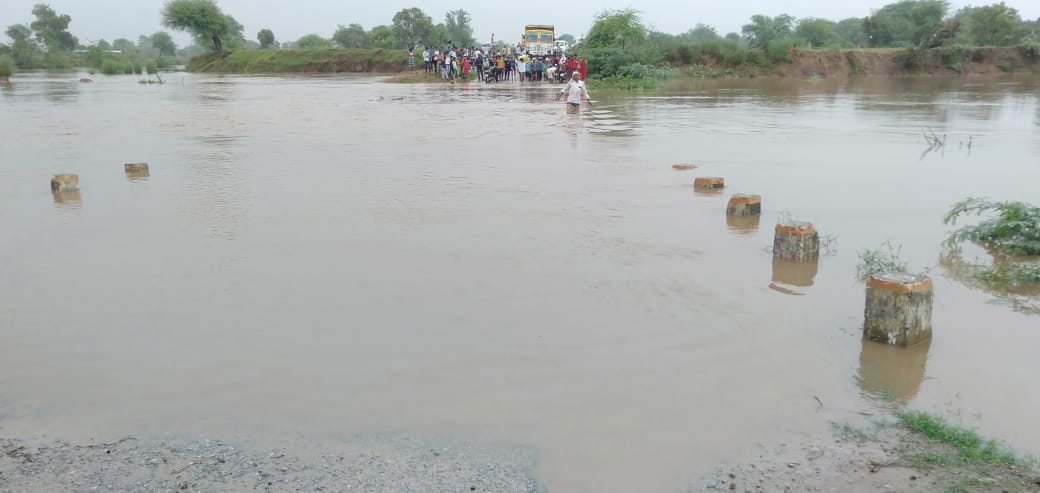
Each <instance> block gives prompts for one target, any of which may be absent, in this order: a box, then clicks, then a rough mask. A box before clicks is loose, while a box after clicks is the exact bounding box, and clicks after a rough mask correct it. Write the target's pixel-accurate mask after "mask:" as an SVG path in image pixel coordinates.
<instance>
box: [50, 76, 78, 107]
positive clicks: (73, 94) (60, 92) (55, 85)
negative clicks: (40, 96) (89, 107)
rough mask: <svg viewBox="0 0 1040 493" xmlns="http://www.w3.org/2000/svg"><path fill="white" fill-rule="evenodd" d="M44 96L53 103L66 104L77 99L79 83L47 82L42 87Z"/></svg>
mask: <svg viewBox="0 0 1040 493" xmlns="http://www.w3.org/2000/svg"><path fill="white" fill-rule="evenodd" d="M43 91H44V95H45V96H46V97H47V100H48V101H51V102H53V103H66V102H70V101H73V100H75V99H77V98H78V97H79V82H69V81H64V80H62V81H49V82H48V83H46V84H44V86H43Z"/></svg>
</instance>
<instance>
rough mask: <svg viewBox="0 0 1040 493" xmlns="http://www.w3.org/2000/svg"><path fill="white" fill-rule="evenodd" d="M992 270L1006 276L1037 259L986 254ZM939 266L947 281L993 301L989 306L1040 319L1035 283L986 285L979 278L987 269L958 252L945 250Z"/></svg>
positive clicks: (1039, 289)
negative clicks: (978, 292) (1000, 307)
mask: <svg viewBox="0 0 1040 493" xmlns="http://www.w3.org/2000/svg"><path fill="white" fill-rule="evenodd" d="M988 253H989V255H990V256H991V262H992V268H993V269H994V270H996V271H998V272H1009V271H1012V270H1014V269H1015V268H1016V266H1019V265H1023V264H1025V265H1029V264H1030V263H1036V262H1037V258H1036V257H1013V256H1006V255H1001V254H996V255H994V254H995V253H996V252H994V251H989V252H988ZM939 265H940V266H941V267H942V268H943V270H944V273H945V275H946V276H947V277H949V278H950V279H953V280H956V281H958V282H960V283H961V284H964V285H965V286H967V287H969V288H971V289H972V290H976V291H982V292H984V293H986V294H988V295H990V296H993V299H992V300H990V303H993V304H997V305H1003V306H1007V307H1009V308H1011V309H1012V310H1013V311H1016V312H1019V313H1024V314H1026V315H1040V285H1038V284H1036V283H1018V284H1015V283H1008V282H1000V281H999V280H998V281H987V280H985V279H984V278H982V277H981V276H980V274H982V273H984V272H987V271H989V270H990V268H989V267H988V266H986V265H983V264H980V263H979V262H978V261H973V262H969V261H968V260H966V259H965V258H964V257H963V254H962V253H961V252H960V251H956V250H949V249H948V250H946V251H944V252H943V253H942V254H941V255H940V256H939Z"/></svg>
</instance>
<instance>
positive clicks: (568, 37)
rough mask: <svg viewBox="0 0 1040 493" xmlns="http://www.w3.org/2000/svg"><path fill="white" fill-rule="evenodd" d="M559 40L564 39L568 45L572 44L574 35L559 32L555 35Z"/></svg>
mask: <svg viewBox="0 0 1040 493" xmlns="http://www.w3.org/2000/svg"><path fill="white" fill-rule="evenodd" d="M556 39H558V40H560V41H566V42H567V44H568V45H571V46H574V35H573V34H561V35H559V36H557V37H556Z"/></svg>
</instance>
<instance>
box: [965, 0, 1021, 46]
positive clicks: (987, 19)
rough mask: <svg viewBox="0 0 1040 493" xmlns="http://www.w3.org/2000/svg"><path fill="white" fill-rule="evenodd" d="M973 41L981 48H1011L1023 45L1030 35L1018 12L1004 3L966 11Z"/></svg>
mask: <svg viewBox="0 0 1040 493" xmlns="http://www.w3.org/2000/svg"><path fill="white" fill-rule="evenodd" d="M966 11H967V12H966V13H967V22H968V33H969V35H970V36H971V41H972V42H973V43H974V44H977V45H980V46H1010V45H1015V44H1018V43H1021V42H1022V41H1023V40H1025V39H1026V37H1027V36H1028V35H1029V28H1028V27H1026V26H1025V24H1023V23H1022V18H1021V17H1019V15H1018V10H1015V9H1014V8H1012V7H1008V6H1007V5H1005V4H1004V2H1000V3H995V4H993V5H987V6H985V7H975V8H970V9H966Z"/></svg>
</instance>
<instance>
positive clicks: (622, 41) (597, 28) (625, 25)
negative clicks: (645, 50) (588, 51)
mask: <svg viewBox="0 0 1040 493" xmlns="http://www.w3.org/2000/svg"><path fill="white" fill-rule="evenodd" d="M646 34H647V30H646V26H644V25H643V23H642V22H641V20H640V18H639V12H638V11H636V10H633V9H623V10H606V11H603V12H600V13H599V14H597V15H596V20H595V22H593V24H592V28H591V29H589V35H588V36H586V37H585V46H586V47H588V48H613V47H617V48H621V49H624V48H625V46H626V45H627V46H637V45H639V44H641V43H642V42H643V41H644V40H646Z"/></svg>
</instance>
